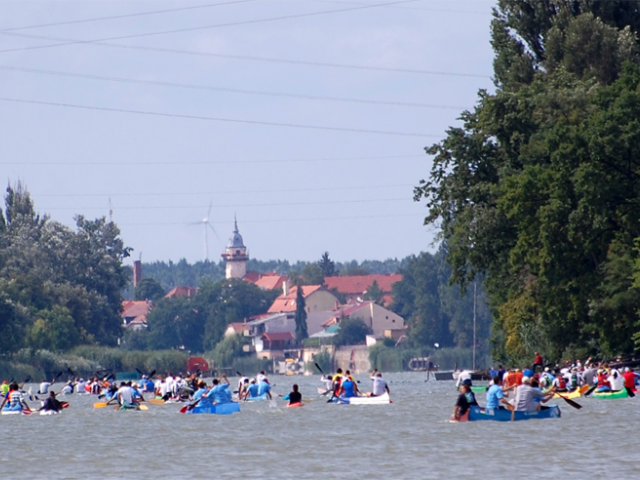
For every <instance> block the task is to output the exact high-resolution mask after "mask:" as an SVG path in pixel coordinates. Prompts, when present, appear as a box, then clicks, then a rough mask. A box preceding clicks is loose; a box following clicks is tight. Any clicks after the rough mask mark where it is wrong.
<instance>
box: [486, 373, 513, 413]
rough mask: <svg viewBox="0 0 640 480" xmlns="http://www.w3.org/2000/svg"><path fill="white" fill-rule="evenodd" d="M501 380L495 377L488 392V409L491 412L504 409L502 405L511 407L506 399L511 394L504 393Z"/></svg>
mask: <svg viewBox="0 0 640 480" xmlns="http://www.w3.org/2000/svg"><path fill="white" fill-rule="evenodd" d="M499 382H500V378H499V376H498V375H496V376H495V377H493V384H492V385H490V386H489V389H488V390H487V408H488V409H491V410H495V409H497V408H498V409H504V407H503V406H502V405H500V404H501V403H503V404H505V405H507V406H509V405H510V403H509V402H508V400H507V399H506V398H505V397H508V396H509V392H504V391H503V390H502V387H501V386H500V383H499Z"/></svg>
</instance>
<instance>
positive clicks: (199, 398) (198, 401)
mask: <svg viewBox="0 0 640 480" xmlns="http://www.w3.org/2000/svg"><path fill="white" fill-rule="evenodd" d="M212 397H213V395H212ZM193 399H194V400H195V402H194V403H193V407H191V409H193V408H195V407H204V408H210V407H212V406H213V402H212V400H211V398H210V397H209V392H208V390H207V383H206V382H205V381H204V380H201V381H200V383H199V384H198V389H197V390H196V392H195V393H194V394H193Z"/></svg>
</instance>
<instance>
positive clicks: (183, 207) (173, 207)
mask: <svg viewBox="0 0 640 480" xmlns="http://www.w3.org/2000/svg"><path fill="white" fill-rule="evenodd" d="M406 201H412V198H411V196H408V197H404V198H374V199H364V200H362V199H359V200H336V201H329V202H328V201H322V202H295V204H292V203H291V202H290V201H289V202H284V203H246V204H242V203H240V204H238V203H229V204H223V205H211V207H212V208H245V207H283V206H286V207H292V206H297V205H305V206H309V205H342V204H344V203H378V202H406ZM207 207H209V205H168V206H160V205H152V206H139V205H136V206H135V207H120V206H118V207H116V208H117V210H190V209H194V208H203V209H206V208H207ZM47 210H104V207H79V206H77V205H76V206H73V207H47Z"/></svg>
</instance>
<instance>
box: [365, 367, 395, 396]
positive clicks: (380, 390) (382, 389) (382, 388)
mask: <svg viewBox="0 0 640 480" xmlns="http://www.w3.org/2000/svg"><path fill="white" fill-rule="evenodd" d="M369 378H370V379H371V381H372V382H373V385H372V388H371V392H370V393H367V394H366V396H367V397H379V396H380V395H384V394H385V393H391V390H389V386H388V385H387V382H385V381H384V379H383V378H382V373H380V372H378V370H374V371H373V372H372V373H371V376H370V377H369Z"/></svg>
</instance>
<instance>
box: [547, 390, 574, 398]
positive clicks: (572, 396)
mask: <svg viewBox="0 0 640 480" xmlns="http://www.w3.org/2000/svg"><path fill="white" fill-rule="evenodd" d="M547 392H548V390H547V391H544V392H542V393H544V394H545V395H546V394H547ZM560 396H562V397H564V398H580V397H581V396H582V393H580V389H579V388H578V389H576V390H574V391H573V392H560V394H558V393H556V394H555V395H554V396H553V398H560Z"/></svg>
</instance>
